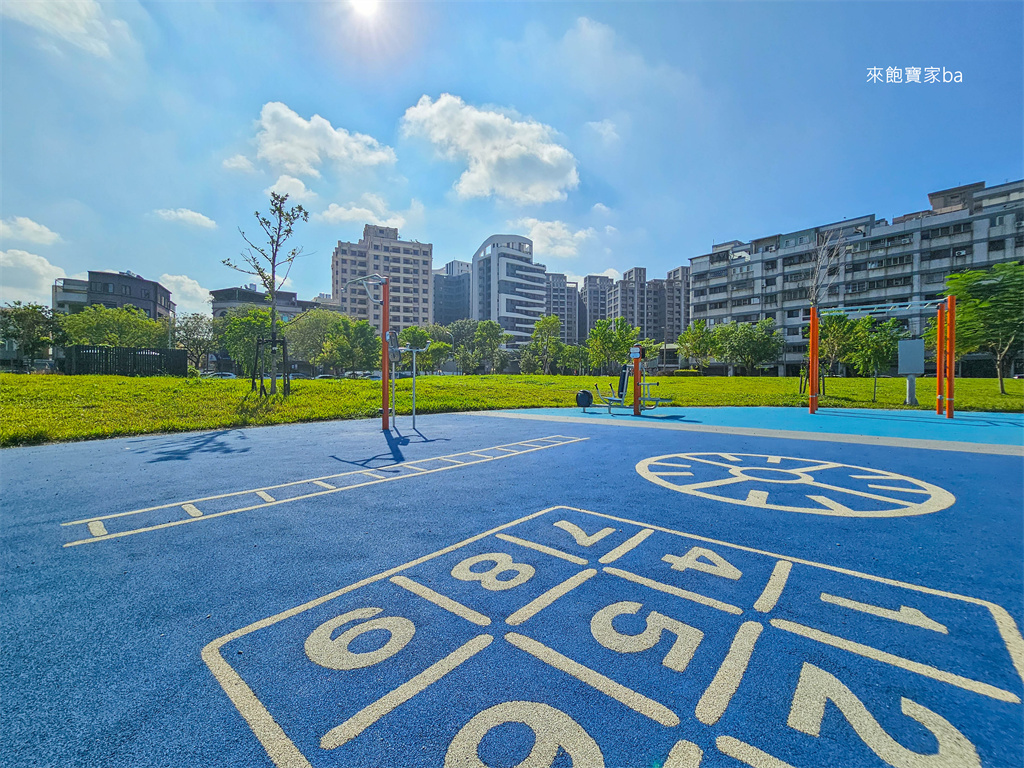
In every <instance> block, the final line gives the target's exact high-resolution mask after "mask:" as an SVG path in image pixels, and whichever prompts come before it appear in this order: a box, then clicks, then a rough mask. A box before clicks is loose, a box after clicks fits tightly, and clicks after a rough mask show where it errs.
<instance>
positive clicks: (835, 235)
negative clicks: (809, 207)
mask: <svg viewBox="0 0 1024 768" xmlns="http://www.w3.org/2000/svg"><path fill="white" fill-rule="evenodd" d="M811 255H812V260H811V269H810V278H809V279H810V287H808V289H807V298H808V299H809V301H810V303H811V306H812V307H817V306H819V305H820V304H821V303H822V302H823V301H824V300H825V298H826V297H827V296H828V293H829V289H831V288H832V286H833V285H835V283H836V282H837V281H838V280H839V275H840V272H841V270H842V263H843V258H844V257H845V256H846V240H845V238H844V237H843V231H842V230H841V229H830V230H827V231H825V232H819V233H818V235H817V239H816V245H815V247H814V251H813V252H812V254H811Z"/></svg>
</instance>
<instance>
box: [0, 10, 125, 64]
mask: <svg viewBox="0 0 1024 768" xmlns="http://www.w3.org/2000/svg"><path fill="white" fill-rule="evenodd" d="M0 13H2V15H4V16H6V17H8V18H10V19H14V20H15V21H20V22H21V23H22V24H26V25H28V26H29V27H32V28H33V29H35V30H37V31H38V32H42V33H43V35H44V36H45V38H46V39H47V40H48V41H53V40H56V41H60V42H63V43H66V44H70V45H73V46H74V47H76V48H79V49H81V50H83V51H85V52H86V53H90V54H92V55H93V56H97V57H99V58H103V59H109V58H110V57H111V50H110V49H111V45H112V44H115V45H116V44H117V43H120V42H127V41H130V40H131V39H132V37H131V31H130V30H129V29H128V25H127V24H125V23H124V22H123V21H121V20H120V19H111V18H108V17H107V16H106V14H105V13H104V8H103V7H102V6H101V5H100V4H99V3H98V2H96V0H45V2H40V1H39V0H29V1H28V2H18V1H17V0H15V1H14V2H4V3H0ZM49 46H50V47H53V48H55V47H56V46H54V45H53V43H52V42H49Z"/></svg>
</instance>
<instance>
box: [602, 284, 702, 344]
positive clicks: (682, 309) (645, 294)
mask: <svg viewBox="0 0 1024 768" xmlns="http://www.w3.org/2000/svg"><path fill="white" fill-rule="evenodd" d="M688 271H689V268H688V267H677V268H676V269H674V270H672V271H671V272H669V274H668V276H667V277H666V278H664V279H661V278H655V279H652V280H648V279H647V269H646V268H644V267H633V268H632V269H629V270H627V271H626V272H625V273H624V274H623V276H622V279H621V280H616V281H615V282H614V283H613V285H612V287H611V290H610V291H609V292H608V317H610V318H615V317H623V318H625V319H626V320H627V321H628V322H629V323H630V324H631V325H635V326H637V327H638V328H639V329H640V338H642V339H655V340H656V341H661V342H666V343H669V344H674V343H675V342H676V339H678V338H679V334H680V333H682V332H683V328H684V327H685V326H684V322H685V319H686V306H687V299H686V295H685V293H686V277H687V275H688Z"/></svg>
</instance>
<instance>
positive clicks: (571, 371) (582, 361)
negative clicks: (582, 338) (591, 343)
mask: <svg viewBox="0 0 1024 768" xmlns="http://www.w3.org/2000/svg"><path fill="white" fill-rule="evenodd" d="M558 365H559V366H560V367H561V369H562V373H563V374H565V375H569V376H582V375H583V374H584V373H588V372H589V368H590V355H589V353H588V352H587V348H586V347H584V346H581V345H579V344H565V345H563V347H562V349H561V353H560V354H559V356H558Z"/></svg>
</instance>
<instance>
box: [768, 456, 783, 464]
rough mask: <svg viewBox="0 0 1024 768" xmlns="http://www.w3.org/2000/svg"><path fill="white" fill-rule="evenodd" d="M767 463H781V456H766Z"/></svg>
mask: <svg viewBox="0 0 1024 768" xmlns="http://www.w3.org/2000/svg"><path fill="white" fill-rule="evenodd" d="M768 463H769V464H781V463H782V457H781V456H769V457H768Z"/></svg>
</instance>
